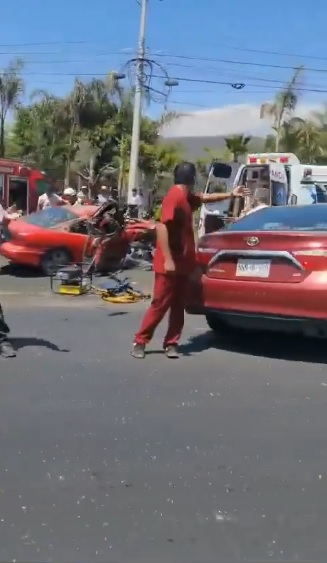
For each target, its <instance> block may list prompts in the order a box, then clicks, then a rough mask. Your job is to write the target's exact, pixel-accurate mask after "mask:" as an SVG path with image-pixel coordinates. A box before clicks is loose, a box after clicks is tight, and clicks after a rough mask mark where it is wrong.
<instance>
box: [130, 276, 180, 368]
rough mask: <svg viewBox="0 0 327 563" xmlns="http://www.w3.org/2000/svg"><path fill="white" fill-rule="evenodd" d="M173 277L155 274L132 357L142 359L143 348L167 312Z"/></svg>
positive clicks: (171, 293) (172, 290)
mask: <svg viewBox="0 0 327 563" xmlns="http://www.w3.org/2000/svg"><path fill="white" fill-rule="evenodd" d="M174 278H175V276H167V275H164V274H155V278H154V288H153V298H152V302H151V305H150V307H149V309H148V310H147V312H146V313H145V316H144V318H143V321H142V324H141V327H140V330H139V331H138V332H137V333H136V334H135V337H134V347H133V351H132V355H133V356H134V357H135V358H144V356H145V346H146V345H147V344H148V342H150V340H151V338H152V336H153V334H154V331H155V329H156V328H157V326H158V324H159V323H160V321H161V320H162V319H163V317H164V316H165V314H166V313H167V311H168V310H169V308H170V306H171V303H172V300H173V297H174V288H175V279H174Z"/></svg>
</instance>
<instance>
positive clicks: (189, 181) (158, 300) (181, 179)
mask: <svg viewBox="0 0 327 563" xmlns="http://www.w3.org/2000/svg"><path fill="white" fill-rule="evenodd" d="M195 183H196V167H195V164H193V163H191V162H181V163H180V164H178V165H177V166H176V167H175V170H174V185H173V186H172V187H171V188H170V190H169V191H168V193H167V195H166V196H165V197H164V199H163V202H162V211H161V222H160V223H159V224H158V225H157V228H156V231H157V244H156V252H155V256H154V261H153V269H154V275H155V278H154V288H153V298H152V303H151V305H150V307H149V309H148V310H147V312H146V314H145V316H144V318H143V321H142V324H141V327H140V328H139V330H138V332H137V333H136V334H135V336H134V342H133V348H132V351H131V354H132V356H133V357H134V358H138V359H143V358H144V357H145V349H146V345H147V344H148V343H149V342H150V340H151V339H152V336H153V334H154V331H155V329H156V328H157V326H158V325H159V323H160V322H161V321H162V319H163V317H164V316H165V314H166V313H168V311H169V320H168V330H167V333H166V336H165V338H164V342H163V348H164V352H165V354H166V356H167V358H177V357H178V349H177V346H178V342H179V340H180V337H181V333H182V330H183V326H184V304H185V297H186V296H187V293H188V288H189V280H190V276H191V275H192V273H193V272H194V270H195V268H196V251H195V240H194V231H193V212H194V211H195V210H196V209H198V208H199V207H200V206H201V204H202V203H214V202H217V201H222V200H225V199H229V198H231V197H242V196H243V195H247V193H249V191H248V190H247V189H246V188H244V187H237V188H235V189H234V190H233V191H232V192H230V193H214V194H202V193H200V194H197V195H196V194H195V193H194V186H195Z"/></svg>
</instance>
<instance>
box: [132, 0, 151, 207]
mask: <svg viewBox="0 0 327 563" xmlns="http://www.w3.org/2000/svg"><path fill="white" fill-rule="evenodd" d="M148 3H149V0H141V20H140V34H139V42H138V50H137V63H136V84H135V97H134V114H133V129H132V145H131V159H130V167H129V177H128V203H130V201H131V198H132V190H133V189H134V188H137V187H138V186H137V182H138V161H139V149H140V126H141V114H142V95H143V69H144V56H145V33H146V17H147V11H148Z"/></svg>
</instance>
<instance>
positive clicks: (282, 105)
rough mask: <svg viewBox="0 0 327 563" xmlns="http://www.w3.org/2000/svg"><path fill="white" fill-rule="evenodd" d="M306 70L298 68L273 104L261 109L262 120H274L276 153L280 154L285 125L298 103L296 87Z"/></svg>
mask: <svg viewBox="0 0 327 563" xmlns="http://www.w3.org/2000/svg"><path fill="white" fill-rule="evenodd" d="M303 70H304V68H303V67H300V68H297V69H296V70H295V72H294V75H293V77H292V78H291V80H290V81H289V82H288V83H287V84H286V85H285V87H284V88H283V89H282V91H281V92H280V93H278V94H277V96H276V98H275V100H274V101H273V102H268V103H265V104H262V106H261V108H260V117H261V119H266V118H268V119H269V120H272V123H273V127H272V128H273V130H274V131H275V133H276V136H275V147H274V152H279V150H280V144H281V138H282V132H283V124H284V122H285V121H289V120H290V118H291V117H292V115H293V113H294V111H295V109H296V105H297V102H298V94H297V91H296V87H297V84H298V81H299V79H300V77H301V74H302V72H303Z"/></svg>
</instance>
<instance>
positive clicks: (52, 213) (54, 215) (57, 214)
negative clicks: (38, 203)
mask: <svg viewBox="0 0 327 563" xmlns="http://www.w3.org/2000/svg"><path fill="white" fill-rule="evenodd" d="M78 218H79V216H78V215H77V214H76V213H74V212H73V211H71V210H70V209H67V207H49V208H48V209H44V210H43V211H36V212H35V213H31V214H30V215H26V216H25V217H22V219H21V220H22V221H25V222H26V223H29V224H30V225H35V226H36V227H42V228H44V229H50V228H51V227H56V226H57V225H59V224H60V223H65V222H66V221H72V220H73V219H78Z"/></svg>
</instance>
